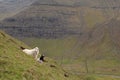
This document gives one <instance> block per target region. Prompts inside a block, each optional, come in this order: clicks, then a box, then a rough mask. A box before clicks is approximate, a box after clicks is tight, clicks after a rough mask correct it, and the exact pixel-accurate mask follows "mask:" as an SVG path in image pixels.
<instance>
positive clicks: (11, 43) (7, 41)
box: [0, 31, 80, 80]
mask: <svg viewBox="0 0 120 80" xmlns="http://www.w3.org/2000/svg"><path fill="white" fill-rule="evenodd" d="M19 46H24V47H27V46H26V45H25V44H23V43H22V42H20V41H18V40H15V39H13V38H12V37H10V36H8V35H6V34H5V33H4V32H1V31H0V80H53V79H55V80H80V79H79V78H78V77H74V76H72V75H69V77H65V76H64V74H66V72H65V71H64V70H63V69H61V67H59V66H58V65H57V64H56V62H54V61H53V60H51V59H49V58H46V60H48V62H46V63H43V64H40V63H38V62H36V61H35V60H34V59H33V58H32V57H31V56H28V55H26V54H24V53H23V52H22V51H21V50H20V49H19ZM50 65H55V67H50Z"/></svg>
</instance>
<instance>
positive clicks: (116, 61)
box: [0, 0, 120, 80]
mask: <svg viewBox="0 0 120 80" xmlns="http://www.w3.org/2000/svg"><path fill="white" fill-rule="evenodd" d="M74 1H79V0H69V1H65V0H60V1H55V0H44V1H43V0H42V1H41V0H39V1H37V2H35V3H34V4H32V5H31V6H30V8H29V9H26V10H25V11H22V12H21V13H19V14H17V15H15V16H13V17H10V18H6V19H5V20H3V21H2V22H1V23H0V28H1V29H3V30H5V31H6V32H8V33H9V34H10V35H12V36H15V37H17V38H21V37H23V38H21V39H22V40H23V41H24V42H26V43H27V44H29V45H30V46H35V45H36V46H39V47H40V50H41V52H44V53H45V54H47V55H48V56H51V57H54V58H55V59H56V60H58V61H60V62H61V64H62V65H63V67H64V68H65V69H67V70H70V71H71V72H72V73H73V72H75V73H95V74H96V73H97V74H102V75H103V74H108V75H109V74H112V75H113V74H114V75H120V71H119V67H120V47H119V46H120V43H119V42H120V38H119V32H120V28H119V26H120V21H119V17H117V19H113V20H112V19H111V17H113V13H111V12H112V11H113V9H114V8H116V7H115V6H113V5H107V6H106V3H104V2H103V1H104V0H95V1H93V0H87V1H90V2H91V4H94V3H96V2H99V1H101V4H102V3H104V4H102V5H104V7H101V5H100V4H99V6H98V4H95V5H97V6H94V5H93V6H88V5H87V4H85V5H87V6H84V7H83V6H82V7H81V6H80V5H79V3H78V4H77V3H76V4H75V2H74ZM85 1H86V0H85ZM92 1H93V2H92ZM113 1H114V0H111V2H113ZM111 2H110V4H111ZM58 3H59V4H58ZM73 4H74V5H73ZM107 4H108V3H107ZM108 6H110V7H111V8H110V7H108ZM117 8H119V6H117ZM108 9H110V13H109V10H108ZM106 10H107V12H105V11H106ZM108 13H109V15H107V14H108ZM111 14H112V15H111ZM106 15H107V16H106ZM106 18H107V19H106ZM110 19H111V20H110ZM107 20H108V21H107ZM43 38H44V39H43ZM45 38H49V39H45ZM54 51H55V52H56V53H53V52H54ZM92 80H94V79H92ZM106 80H107V79H106Z"/></svg>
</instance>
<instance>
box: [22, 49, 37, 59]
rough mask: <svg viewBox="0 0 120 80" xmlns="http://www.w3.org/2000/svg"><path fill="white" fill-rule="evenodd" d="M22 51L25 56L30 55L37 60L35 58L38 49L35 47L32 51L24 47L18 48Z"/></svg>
mask: <svg viewBox="0 0 120 80" xmlns="http://www.w3.org/2000/svg"><path fill="white" fill-rule="evenodd" d="M20 48H21V49H22V51H23V52H24V53H26V54H27V55H32V56H33V57H34V58H35V59H36V60H37V57H38V54H39V48H38V47H35V48H33V49H26V48H24V47H20Z"/></svg>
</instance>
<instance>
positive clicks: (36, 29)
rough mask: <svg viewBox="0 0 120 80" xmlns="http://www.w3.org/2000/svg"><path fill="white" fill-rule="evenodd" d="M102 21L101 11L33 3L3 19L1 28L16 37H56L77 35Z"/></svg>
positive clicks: (0, 24)
mask: <svg viewBox="0 0 120 80" xmlns="http://www.w3.org/2000/svg"><path fill="white" fill-rule="evenodd" d="M37 3H38V2H37ZM52 3H55V2H52ZM96 19H97V20H96ZM104 20H105V18H104V16H103V13H102V11H101V10H100V9H94V8H88V7H79V6H78V7H73V6H67V5H58V4H57V5H52V4H51V5H49V4H45V5H41V4H39V3H38V4H35V3H34V4H32V5H31V6H30V8H28V9H26V10H25V11H22V12H20V13H19V14H17V15H15V16H13V17H10V18H6V19H5V20H3V21H2V22H1V23H0V28H1V29H4V30H5V31H6V32H8V33H9V34H11V35H12V36H15V37H17V36H18V37H22V36H23V37H32V36H34V37H39V38H41V37H45V38H56V37H61V36H65V35H80V34H81V32H84V30H89V29H90V28H92V27H93V26H94V25H95V24H98V23H102V22H103V21H104ZM12 29H14V31H11V30H12Z"/></svg>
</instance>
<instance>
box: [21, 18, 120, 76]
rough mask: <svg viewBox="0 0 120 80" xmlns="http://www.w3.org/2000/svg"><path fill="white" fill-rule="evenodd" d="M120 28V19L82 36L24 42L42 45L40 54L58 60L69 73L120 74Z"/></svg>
mask: <svg viewBox="0 0 120 80" xmlns="http://www.w3.org/2000/svg"><path fill="white" fill-rule="evenodd" d="M115 25H116V26H115ZM119 25H120V23H119V21H118V20H111V21H110V22H109V23H106V24H104V25H102V26H101V25H99V26H98V25H97V26H96V27H94V28H92V29H91V31H89V32H86V33H84V34H82V35H81V36H69V37H64V38H58V39H38V38H26V39H23V41H25V42H26V43H27V44H28V45H30V46H39V47H40V50H41V52H43V53H44V54H46V55H48V56H51V57H53V58H55V59H56V60H58V62H60V63H61V64H62V66H63V67H64V68H65V69H67V70H69V71H72V72H75V73H86V72H88V73H99V74H112V75H120V71H119V67H120V47H119V46H120V43H119V41H120V38H119V37H118V34H119V31H120V28H119V27H118V26H119ZM113 26H114V27H113ZM29 41H30V42H29ZM53 51H55V52H56V53H53ZM86 66H87V68H86Z"/></svg>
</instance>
